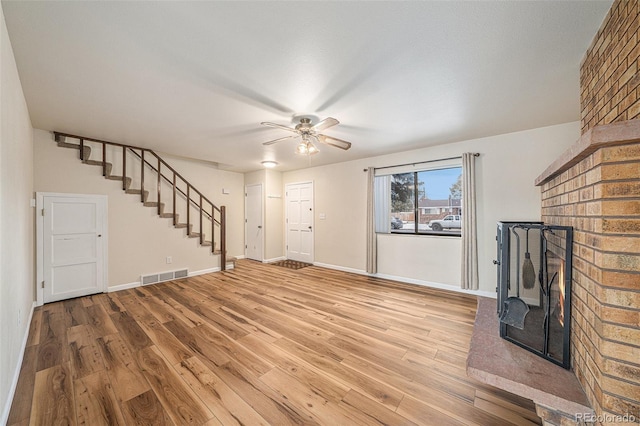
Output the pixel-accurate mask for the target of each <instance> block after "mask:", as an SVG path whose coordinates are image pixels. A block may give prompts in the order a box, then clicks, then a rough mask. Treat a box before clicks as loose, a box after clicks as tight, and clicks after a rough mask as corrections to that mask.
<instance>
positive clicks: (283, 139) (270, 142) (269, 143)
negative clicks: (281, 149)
mask: <svg viewBox="0 0 640 426" xmlns="http://www.w3.org/2000/svg"><path fill="white" fill-rule="evenodd" d="M297 137H298V135H291V136H285V137H284V138H278V139H274V140H272V141H268V142H264V143H263V144H262V145H273V144H274V143H277V142H282V141H286V140H287V139H291V138H297Z"/></svg>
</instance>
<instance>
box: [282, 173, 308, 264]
mask: <svg viewBox="0 0 640 426" xmlns="http://www.w3.org/2000/svg"><path fill="white" fill-rule="evenodd" d="M286 205H287V210H286V213H287V218H286V226H287V259H292V260H299V261H301V262H308V263H313V183H312V182H303V183H294V184H288V185H287V187H286Z"/></svg>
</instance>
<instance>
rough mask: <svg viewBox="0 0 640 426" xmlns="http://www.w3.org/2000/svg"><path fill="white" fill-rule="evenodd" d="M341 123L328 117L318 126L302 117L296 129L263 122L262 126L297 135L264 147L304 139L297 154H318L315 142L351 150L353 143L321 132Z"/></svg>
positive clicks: (271, 142)
mask: <svg viewBox="0 0 640 426" xmlns="http://www.w3.org/2000/svg"><path fill="white" fill-rule="evenodd" d="M338 123H340V122H339V121H338V120H336V119H335V118H332V117H327V118H325V119H324V120H322V121H320V122H319V123H317V124H311V119H310V118H308V117H302V118H301V119H300V123H299V124H297V125H296V127H287V126H283V125H281V124H276V123H269V122H266V121H264V122H262V123H260V124H262V125H264V126H269V127H275V128H276V129H283V130H286V131H288V132H293V133H295V135H290V136H285V137H283V138H278V139H274V140H272V141H268V142H265V143H263V145H272V144H274V143H277V142H282V141H285V140H288V139H293V138H298V137H300V138H302V140H301V141H300V143H299V144H298V146H297V148H296V153H298V154H305V155H313V154H316V153H317V152H318V148H317V147H316V146H315V145H314V144H313V142H314V141H316V142H320V143H323V144H326V145H331V146H335V147H336V148H340V149H344V150H345V151H346V150H347V149H349V148H351V142H347V141H343V140H342V139H337V138H333V137H331V136H327V135H323V134H322V133H320V132H321V131H323V130H325V129H328V128H329V127H332V126H335V125H336V124H338Z"/></svg>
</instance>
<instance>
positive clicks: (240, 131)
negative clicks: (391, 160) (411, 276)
mask: <svg viewBox="0 0 640 426" xmlns="http://www.w3.org/2000/svg"><path fill="white" fill-rule="evenodd" d="M611 3H612V1H611V0H606V1H584V0H581V1H536V2H529V1H487V2H477V1H466V2H458V1H441V2H435V1H422V2H418V1H415V2H396V1H378V2H364V1H353V2H346V1H336V2H316V1H304V2H292V1H286V2H271V1H260V2H244V1H242V2H241V1H235V2H218V1H215V2H214V1H209V2H155V1H139V2H93V1H91V2H82V1H79V2H67V1H64V2H63V1H44V2H37V1H3V2H2V7H3V9H4V14H5V18H6V22H7V27H8V30H9V36H10V39H11V43H12V45H13V49H14V53H15V57H16V61H17V63H18V70H19V73H20V78H21V81H22V85H23V89H24V92H25V96H26V99H27V103H28V107H29V111H30V113H31V120H32V123H33V126H34V127H36V128H40V129H45V130H57V131H62V132H68V133H73V134H79V135H83V136H86V137H93V138H99V139H106V140H111V141H114V142H121V143H128V144H132V145H139V146H144V147H148V148H152V149H155V150H157V151H161V152H166V153H171V154H177V155H182V156H186V157H192V158H198V159H204V160H208V161H212V162H216V163H219V165H220V167H221V168H225V169H229V170H235V171H250V170H256V169H259V168H260V167H261V165H260V162H261V161H262V160H265V159H273V160H276V161H278V162H279V164H280V165H279V166H278V169H277V170H282V171H284V170H293V169H299V168H304V167H308V166H309V165H310V164H311V165H313V166H315V165H322V164H329V163H335V162H340V161H346V160H352V159H356V158H364V157H369V156H373V155H379V154H384V153H389V152H397V151H404V150H407V149H413V148H417V147H423V146H428V145H436V144H442V143H449V142H455V141H460V140H465V139H472V138H477V137H483V136H489V135H496V134H502V133H508V132H512V131H518V130H524V129H530V128H535V127H542V126H548V125H553V124H559V123H565V122H569V121H574V120H578V119H579V92H578V85H579V81H578V80H579V76H578V72H579V65H580V61H581V60H582V57H583V56H584V53H585V51H586V49H587V47H588V46H589V44H590V42H591V40H592V38H593V37H594V35H595V33H596V31H597V29H598V28H599V26H600V24H601V22H602V20H603V19H604V16H605V14H606V13H607V11H608V9H609V7H610V6H611ZM297 114H311V115H315V116H317V117H319V119H322V118H325V117H328V116H331V117H335V118H337V119H338V120H340V121H341V124H339V125H338V126H336V127H333V128H331V129H329V130H327V131H326V134H327V135H329V136H334V137H337V138H341V139H346V140H348V141H351V142H352V143H353V147H352V148H351V150H349V151H347V152H345V151H342V150H339V149H336V148H333V147H328V146H324V145H322V146H320V149H321V152H320V153H319V154H318V155H315V156H313V157H311V159H309V158H305V157H300V156H297V155H295V154H293V151H294V148H295V142H294V141H292V140H289V141H285V142H282V143H279V144H276V145H274V146H271V147H264V146H262V142H265V141H267V140H271V139H275V138H278V137H282V136H287V135H288V134H287V133H286V132H285V131H282V130H278V129H271V128H266V127H263V126H260V122H262V121H272V122H275V123H279V124H284V125H291V123H292V117H293V116H295V115H297Z"/></svg>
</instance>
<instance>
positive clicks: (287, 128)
mask: <svg viewBox="0 0 640 426" xmlns="http://www.w3.org/2000/svg"><path fill="white" fill-rule="evenodd" d="M260 124H262V125H264V126H269V127H275V128H276V129H282V130H288V131H290V132H294V133H298V131H297V130H296V129H294V128H292V127H287V126H283V125H282V124H276V123H269V122H268V121H263V122H262V123H260Z"/></svg>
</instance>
